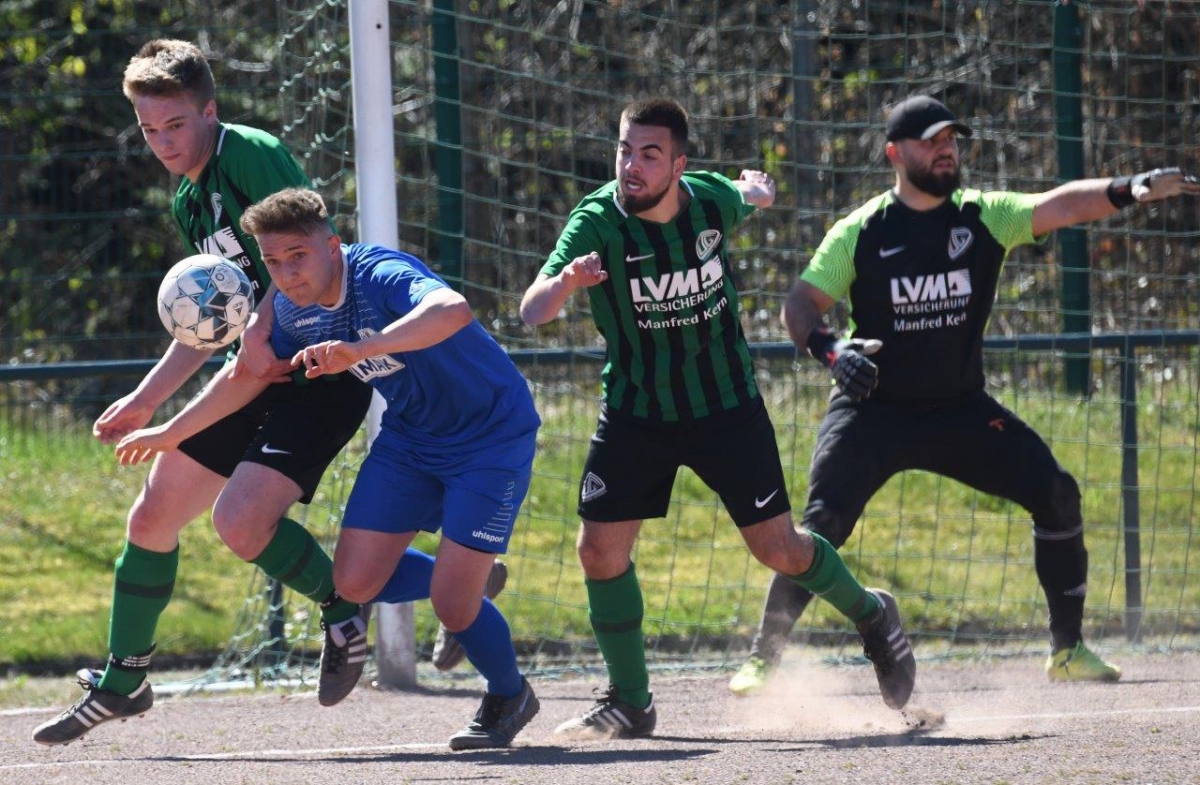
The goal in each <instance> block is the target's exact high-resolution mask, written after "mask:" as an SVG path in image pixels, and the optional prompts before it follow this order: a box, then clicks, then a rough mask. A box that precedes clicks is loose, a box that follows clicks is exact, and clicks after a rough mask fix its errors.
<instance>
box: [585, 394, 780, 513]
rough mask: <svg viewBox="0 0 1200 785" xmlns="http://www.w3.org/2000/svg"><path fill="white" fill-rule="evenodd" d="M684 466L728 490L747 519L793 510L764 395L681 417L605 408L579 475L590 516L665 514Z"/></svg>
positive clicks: (731, 506)
mask: <svg viewBox="0 0 1200 785" xmlns="http://www.w3.org/2000/svg"><path fill="white" fill-rule="evenodd" d="M680 466H687V467H688V468H689V469H691V470H692V471H694V472H695V473H696V475H697V476H698V477H699V478H700V479H701V480H703V481H704V483H705V485H707V486H708V487H709V488H712V489H713V490H714V491H716V492H717V495H718V496H720V497H721V501H722V502H723V503H724V505H725V509H726V510H728V511H729V515H730V517H732V518H733V522H734V523H735V524H737V525H738V526H739V527H743V526H751V525H753V524H756V523H761V522H763V521H765V520H767V519H769V518H773V517H775V516H776V515H779V514H780V513H785V512H788V511H789V510H791V503H790V502H789V501H788V494H787V488H786V487H784V481H783V466H782V464H781V463H780V461H779V447H778V446H777V445H776V443H775V429H774V427H773V426H772V425H771V418H770V416H768V415H767V409H766V407H765V406H764V405H763V401H762V398H755V399H754V400H753V401H751V402H750V403H748V404H746V405H745V406H742V407H740V408H737V409H732V410H730V411H727V412H719V413H717V414H713V415H710V416H708V417H703V418H701V419H698V420H689V421H687V422H678V423H659V422H650V421H647V420H644V419H640V418H636V417H631V416H629V415H627V414H623V413H621V412H616V411H613V410H611V409H608V408H605V409H604V410H602V411H601V412H600V424H599V425H598V426H597V427H596V433H595V435H593V436H592V445H591V449H590V450H589V451H588V457H587V461H586V462H585V463H584V466H583V478H582V479H581V480H580V483H579V515H580V517H582V518H583V519H584V520H588V521H598V522H602V521H630V520H644V519H646V518H662V517H663V516H665V515H666V514H667V507H668V506H669V504H670V501H671V488H672V486H673V485H674V482H675V474H676V472H677V471H678V470H679V467H680Z"/></svg>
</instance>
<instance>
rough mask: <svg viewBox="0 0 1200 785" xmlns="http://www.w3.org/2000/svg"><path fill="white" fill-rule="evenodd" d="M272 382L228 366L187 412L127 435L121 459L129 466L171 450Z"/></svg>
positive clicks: (121, 445) (121, 444)
mask: <svg viewBox="0 0 1200 785" xmlns="http://www.w3.org/2000/svg"><path fill="white" fill-rule="evenodd" d="M269 384H270V381H268V380H266V379H262V378H260V377H258V376H254V375H252V374H248V373H242V374H238V375H237V376H236V377H235V376H234V374H233V366H232V365H227V366H225V367H224V368H222V369H221V370H220V372H219V373H217V375H216V376H214V377H213V378H212V381H210V382H209V383H208V385H207V386H205V388H204V390H203V391H202V392H201V393H200V394H199V395H197V396H196V397H195V398H193V399H192V400H191V402H190V403H188V405H187V406H185V407H184V409H183V411H181V412H180V413H179V414H177V415H175V416H174V417H172V418H171V419H170V420H168V421H167V422H165V423H163V424H162V425H159V426H156V427H154V428H143V429H141V430H138V431H134V432H133V433H130V434H128V435H126V436H125V437H124V438H123V439H121V441H120V442H119V443H118V444H117V449H116V453H117V461H118V462H119V463H121V464H122V465H125V466H132V465H134V464H138V463H142V462H144V461H148V460H150V459H151V458H153V457H154V456H155V455H156V454H157V453H160V452H169V451H170V450H174V449H175V448H176V447H178V446H179V443H180V442H182V441H183V440H184V439H187V438H189V437H191V436H195V435H196V434H198V433H200V431H202V430H204V429H205V428H207V427H208V426H210V425H212V424H213V423H215V422H217V421H218V420H220V419H222V418H224V417H228V416H229V415H231V414H233V413H234V412H236V411H238V410H239V409H241V408H243V407H244V406H246V405H247V404H249V403H250V402H251V401H253V400H254V399H255V398H257V397H258V395H259V393H261V392H262V391H263V390H265V389H266V388H267V386H268V385H269Z"/></svg>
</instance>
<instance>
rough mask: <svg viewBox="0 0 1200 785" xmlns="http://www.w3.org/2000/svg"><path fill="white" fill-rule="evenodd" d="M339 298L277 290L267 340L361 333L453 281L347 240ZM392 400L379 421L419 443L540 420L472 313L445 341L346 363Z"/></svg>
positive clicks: (494, 439) (442, 444)
mask: <svg viewBox="0 0 1200 785" xmlns="http://www.w3.org/2000/svg"><path fill="white" fill-rule="evenodd" d="M342 257H343V258H344V259H345V261H346V264H345V270H344V273H343V274H344V278H343V281H342V298H341V302H339V303H338V304H337V305H336V306H334V307H332V308H326V307H325V306H322V305H310V306H307V307H303V308H301V307H299V306H297V305H295V304H294V303H293V302H292V301H291V300H288V299H287V298H286V297H285V296H284V295H283V294H282V293H281V294H277V295H276V296H275V324H274V327H273V329H272V330H271V343H272V345H273V346H274V348H275V353H276V354H277V355H278V356H280V357H291V356H293V355H294V354H295V353H296V352H298V351H300V350H301V349H303V348H304V347H306V346H312V345H313V344H316V343H320V342H322V341H347V342H350V343H353V342H357V341H359V340H362V339H363V338H367V337H369V336H371V335H374V334H376V333H378V332H381V331H383V329H384V328H385V327H387V326H388V325H390V324H392V323H393V322H395V321H396V320H397V319H400V318H401V317H403V316H405V315H406V314H408V313H409V312H410V311H412V310H413V309H414V308H415V307H416V306H417V304H418V303H420V302H421V300H422V298H424V297H425V296H426V295H427V294H429V293H430V292H432V291H434V290H436V289H442V288H448V287H447V286H446V282H445V281H443V280H442V279H441V278H439V277H437V276H436V275H434V273H433V272H432V271H430V269H429V268H428V267H426V266H425V265H424V263H422V262H421V260H420V259H417V258H416V257H415V256H410V255H409V254H406V253H402V252H400V251H394V250H392V249H390V248H384V247H382V246H378V245H366V244H363V243H354V244H352V245H343V246H342ZM350 372H351V373H353V374H354V375H355V376H357V377H358V378H359V379H361V380H363V381H365V382H367V383H369V384H370V385H371V386H373V387H374V388H375V389H376V390H378V391H379V393H380V394H381V395H382V396H383V398H384V400H386V401H387V411H386V412H384V415H383V427H384V428H385V429H387V430H389V431H391V432H392V433H394V434H395V435H396V436H398V437H399V439H400V442H401V444H403V445H405V446H409V447H411V448H413V449H415V450H420V451H421V452H427V451H436V452H439V453H452V452H458V451H460V450H461V449H462V448H464V447H470V448H471V449H474V448H478V447H485V446H487V445H490V444H500V443H503V442H507V441H509V440H511V439H513V438H514V437H516V436H518V435H521V434H526V433H529V432H530V431H533V430H535V429H536V428H537V427H538V426H539V425H540V424H541V420H540V419H539V418H538V415H537V412H536V411H535V410H534V407H533V396H532V395H531V394H530V392H529V385H528V384H527V383H526V381H525V377H523V376H522V375H521V373H520V371H518V370H517V367H516V366H515V365H513V362H512V360H511V359H509V357H508V354H507V353H505V351H504V349H502V348H500V345H499V344H498V343H496V341H495V340H494V339H493V338H492V336H490V335H488V333H487V331H486V330H484V329H483V326H482V325H480V324H479V322H478V321H475V320H472V321H471V323H470V324H468V325H467V326H466V327H464V328H463V329H461V330H459V331H458V332H456V333H455V334H454V335H452V336H450V337H449V338H447V339H446V340H444V341H442V342H441V343H438V344H436V345H434V346H430V347H428V348H426V349H421V350H419V351H415V352H399V353H396V354H385V355H379V356H377V357H369V358H367V359H365V360H363V361H361V362H359V363H358V364H357V365H355V366H354V367H352V368H351V369H350Z"/></svg>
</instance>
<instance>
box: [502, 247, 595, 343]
mask: <svg viewBox="0 0 1200 785" xmlns="http://www.w3.org/2000/svg"><path fill="white" fill-rule="evenodd" d="M607 278H608V272H607V271H605V270H604V269H603V268H602V267H601V265H600V254H598V253H596V252H595V251H593V252H592V253H590V254H588V255H586V256H578V257H576V258H575V259H572V260H571V263H570V264H568V265H567V266H566V267H564V268H563V270H562V272H561V273H559V274H558V275H546V274H545V273H539V274H538V277H537V280H535V281H534V282H533V284H532V285H530V287H529V288H528V289H527V290H526V291H525V297H524V298H522V300H521V320H522V321H523V322H525V324H528V325H529V326H530V327H536V326H538V325H539V324H545V323H546V322H549V321H551V320H552V319H554V318H555V317H556V316H558V312H559V311H561V310H562V308H563V306H564V305H565V304H566V302H567V298H568V297H570V296H571V295H572V294H573V293H574V292H575V291H577V290H579V289H586V288H587V287H589V286H595V285H596V284H598V283H600V282H601V281H604V280H605V279H607Z"/></svg>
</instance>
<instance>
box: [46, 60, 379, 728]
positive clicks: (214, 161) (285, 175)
mask: <svg viewBox="0 0 1200 785" xmlns="http://www.w3.org/2000/svg"><path fill="white" fill-rule="evenodd" d="M124 90H125V95H126V96H127V97H128V98H129V100H130V101H131V102H132V104H133V110H134V113H135V114H136V115H137V120H138V126H139V127H140V128H141V131H142V135H143V136H144V137H145V139H146V143H147V144H148V145H149V147H150V150H151V151H152V152H153V153H154V155H155V157H156V158H158V160H159V162H160V163H162V165H163V166H164V167H165V168H166V169H167V171H168V172H170V173H171V174H172V175H177V176H179V177H180V182H179V189H178V191H177V192H176V194H175V201H174V204H173V205H172V214H173V215H174V217H175V221H176V223H177V224H178V226H179V230H180V233H181V234H182V235H183V240H184V243H185V244H186V246H187V248H188V249H189V250H191V251H193V252H195V253H212V254H216V255H218V256H223V257H225V258H228V259H231V260H233V261H234V262H236V263H238V264H239V265H240V266H241V267H242V269H243V270H244V271H245V272H246V275H247V276H248V277H249V278H250V280H251V282H252V283H253V284H254V288H255V293H256V295H257V296H258V297H259V298H260V299H261V297H262V295H263V293H264V292H266V291H267V288H268V286H269V284H270V278H269V276H268V274H267V272H266V269H265V268H264V267H263V266H262V260H261V258H260V256H259V250H258V246H257V245H256V244H255V243H254V241H253V239H252V238H250V237H249V235H248V234H246V233H244V232H243V231H241V229H240V228H239V226H238V219H239V218H240V217H241V215H242V212H243V211H244V210H245V209H246V208H247V207H249V206H250V204H251V203H252V202H253V201H255V200H257V199H261V198H263V197H266V196H268V195H270V194H272V193H274V192H276V191H278V190H279V189H281V188H285V187H288V186H306V185H308V178H306V177H305V176H304V172H303V171H302V170H301V169H300V166H299V165H298V164H297V163H296V161H295V159H294V158H292V156H291V154H290V153H288V151H287V149H286V148H285V147H284V146H283V144H282V143H281V142H280V141H279V140H278V139H276V138H275V137H273V136H271V135H269V134H266V133H264V132H262V131H259V130H257V129H254V128H248V127H246V126H241V125H232V124H228V123H222V122H220V120H218V118H217V105H216V99H215V92H216V88H215V85H214V83H213V76H212V71H211V70H210V69H209V66H208V62H207V61H206V60H205V59H204V55H203V54H202V53H201V52H200V50H199V49H198V48H197V47H196V46H195V45H193V44H191V43H188V42H185V41H171V40H155V41H150V42H149V43H147V44H145V45H144V46H143V47H142V48H141V49H140V50H139V51H138V53H137V54H136V55H134V57H133V58H132V59H131V60H130V62H129V66H128V67H127V68H126V70H125V77H124ZM270 323H271V319H270V304H269V303H263V304H262V305H260V310H259V313H258V314H257V318H256V319H255V320H254V321H252V323H251V326H250V327H249V328H248V329H247V330H246V333H245V334H244V335H243V338H242V352H241V355H240V358H239V360H238V364H239V365H241V364H244V365H246V366H247V367H248V368H250V369H252V371H253V373H254V374H256V375H257V376H258V378H261V379H263V380H264V381H263V385H262V386H263V387H264V388H265V389H263V391H262V393H261V394H260V395H258V396H257V397H256V398H255V399H253V400H249V401H246V402H245V406H242V407H239V410H238V411H236V412H231V413H230V416H229V417H226V418H225V419H223V420H221V421H220V422H217V423H215V424H213V425H212V427H210V428H206V429H204V430H203V431H201V432H198V433H197V434H196V435H195V436H193V437H192V438H190V439H188V440H187V441H184V442H183V443H181V444H180V445H179V449H178V450H172V451H170V452H164V453H162V454H161V455H159V456H158V458H157V459H156V460H155V462H154V466H153V467H152V468H151V469H150V475H149V477H148V478H147V480H146V483H145V486H144V487H143V488H142V492H141V494H140V495H139V496H138V498H137V501H135V502H134V504H133V507H132V509H130V511H129V518H128V524H127V533H126V543H125V548H124V550H123V552H122V553H121V555H120V557H119V558H118V559H117V562H116V575H115V581H114V588H113V604H112V616H111V621H110V626H109V636H108V643H109V650H110V652H111V654H110V656H109V659H108V664H107V666H106V668H105V669H104V670H93V669H84V670H81V671H79V674H78V678H79V682H80V685H81V686H82V687H83V688H84V689H85V690H86V694H85V695H84V696H83V697H82V698H80V700H79V701H78V702H77V703H75V705H73V706H71V707H70V708H69V709H67V710H66V711H64V712H63V713H62V714H61V715H59V716H58V717H55V718H54V719H52V720H49V721H48V722H45V723H43V724H42V725H40V726H38V727H37V728H36V729H35V730H34V732H33V739H34V741H36V742H38V743H40V744H48V745H53V744H66V743H68V742H70V741H73V740H74V739H77V738H79V737H80V736H83V735H84V734H85V733H87V732H88V731H90V730H91V729H92V728H94V727H95V726H96V725H99V724H100V723H103V722H108V721H111V720H115V719H125V718H128V717H132V716H137V715H141V714H144V713H145V712H146V710H147V709H149V708H150V707H151V705H153V703H154V691H153V688H152V687H151V686H150V682H149V681H147V679H146V676H147V673H148V672H149V668H150V660H151V655H152V654H153V652H154V646H155V643H154V642H155V631H156V629H157V627H158V619H159V616H160V614H162V612H163V610H165V609H166V607H167V604H168V603H169V602H170V600H171V593H172V590H173V589H174V587H175V576H176V574H177V572H178V569H179V532H180V531H181V530H182V529H183V528H184V527H185V526H187V525H188V523H190V522H191V521H193V520H195V519H196V518H198V517H199V516H200V515H202V514H203V513H204V512H205V511H207V510H209V509H211V510H212V521H213V526H214V527H215V529H216V530H217V533H218V534H219V535H220V536H221V539H222V540H223V541H224V542H225V544H226V545H228V546H229V548H230V550H232V551H233V552H234V553H236V554H237V555H238V556H239V557H240V558H242V559H244V560H246V561H248V562H250V563H251V564H255V565H257V566H259V567H260V568H262V570H263V571H264V572H265V573H267V575H270V576H271V577H272V578H274V579H276V580H278V581H280V582H281V583H283V584H284V585H285V586H288V587H289V588H291V589H292V590H293V591H296V592H298V593H299V594H302V595H304V596H305V597H308V598H309V599H311V600H313V601H314V602H317V603H320V604H321V623H322V626H323V627H324V628H325V646H324V648H323V650H322V653H321V671H320V682H319V688H318V689H319V698H320V702H321V703H322V705H326V706H331V705H333V704H335V703H337V702H338V701H340V700H341V699H342V698H344V697H345V696H346V695H347V694H349V692H350V691H351V690H352V689H353V688H354V685H355V684H356V683H357V682H358V678H359V676H360V674H361V673H362V669H363V664H364V662H365V659H366V642H367V641H366V617H367V614H368V612H369V609H368V608H366V607H364V606H360V605H359V604H358V603H356V602H351V601H348V600H345V599H342V598H341V597H339V596H338V595H337V594H336V593H335V592H334V587H333V565H332V562H331V560H330V559H329V556H328V555H326V553H325V551H324V550H323V549H322V548H321V546H320V545H319V544H318V543H317V541H316V540H315V539H314V538H313V536H312V535H311V534H310V533H309V532H308V531H307V530H305V529H304V527H302V526H301V525H300V524H298V523H296V522H295V521H293V520H292V519H290V518H288V517H286V516H287V511H288V508H290V507H291V506H292V504H294V503H295V502H297V501H300V502H304V503H306V504H307V503H308V502H309V501H310V500H311V499H312V495H313V493H314V492H315V491H316V489H317V485H318V483H319V482H320V480H321V475H322V474H323V473H324V471H325V468H326V467H327V466H328V465H329V463H330V462H331V461H332V460H333V459H334V457H335V456H337V454H338V452H340V451H341V449H342V447H343V446H344V445H345V444H346V442H348V441H349V440H350V439H351V437H353V436H354V434H355V433H356V432H357V431H358V428H359V425H360V423H361V422H362V419H363V416H364V415H365V414H366V411H367V407H368V405H369V404H370V400H371V389H370V387H368V386H367V385H365V384H362V383H361V382H360V381H358V380H357V379H355V378H354V376H353V375H352V374H345V373H343V374H337V375H333V376H329V377H326V378H323V379H321V380H319V381H317V382H314V383H310V382H309V381H308V380H307V379H305V378H304V374H302V373H295V374H292V375H291V376H289V375H288V374H289V373H290V372H291V371H292V369H291V367H290V365H289V364H288V363H286V362H279V361H278V360H276V358H275V356H274V354H273V353H272V352H271V350H270V347H269V346H268V338H269V327H270ZM211 356H212V351H208V350H197V349H192V348H189V347H187V346H184V345H182V344H180V343H178V342H175V341H172V342H171V345H170V347H169V348H168V349H167V351H166V353H165V354H164V355H163V357H162V359H161V360H159V362H158V364H157V365H155V367H154V368H153V369H152V370H151V371H150V372H149V373H148V374H147V375H146V377H145V378H144V379H143V380H142V382H141V384H139V385H138V387H137V389H136V390H134V391H133V392H131V393H130V394H128V395H126V396H125V397H123V398H121V399H120V400H119V401H117V402H116V403H114V404H112V405H111V406H109V407H108V409H107V410H106V411H105V412H104V413H103V414H102V415H101V416H100V418H99V419H98V420H97V421H96V424H95V426H94V428H93V433H94V434H95V435H96V437H97V438H98V439H100V441H102V442H104V443H105V444H113V443H116V442H117V441H118V440H120V439H121V437H123V436H125V435H126V434H128V433H129V432H131V431H133V430H134V429H136V428H140V427H142V426H144V425H145V424H146V423H148V422H149V421H150V419H151V417H153V416H154V412H155V411H156V410H157V409H158V407H159V406H161V405H162V404H163V402H165V401H166V400H167V399H168V398H170V397H171V396H172V395H173V394H174V393H175V392H176V391H177V390H178V389H179V388H180V387H181V386H182V385H183V383H184V382H185V381H187V380H188V379H189V378H190V377H191V376H192V375H193V374H194V373H195V372H196V371H197V370H198V369H199V368H200V367H201V366H202V365H203V364H204V363H205V362H206V361H207V360H208V359H209V357H211ZM243 373H246V372H245V371H243ZM246 375H250V374H249V373H246ZM266 380H270V381H274V382H278V383H277V384H270V385H268V384H267V381H266Z"/></svg>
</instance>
